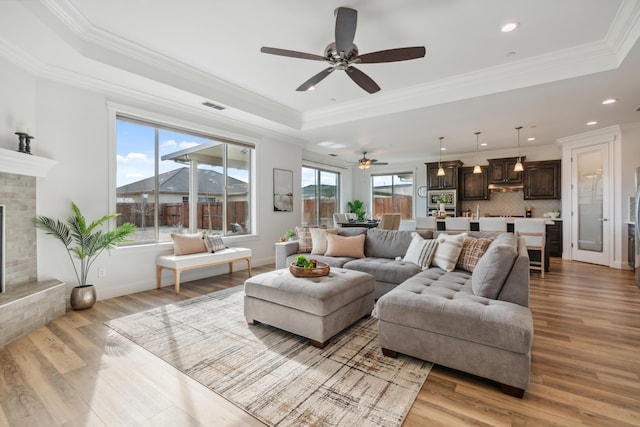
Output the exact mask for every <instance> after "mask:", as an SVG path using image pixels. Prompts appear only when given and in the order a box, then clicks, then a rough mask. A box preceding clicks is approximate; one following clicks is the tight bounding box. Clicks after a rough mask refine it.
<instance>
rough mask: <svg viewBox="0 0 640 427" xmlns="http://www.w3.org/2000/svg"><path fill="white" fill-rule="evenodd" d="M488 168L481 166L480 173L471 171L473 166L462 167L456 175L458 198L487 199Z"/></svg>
mask: <svg viewBox="0 0 640 427" xmlns="http://www.w3.org/2000/svg"><path fill="white" fill-rule="evenodd" d="M488 176H489V174H488V168H487V167H486V166H482V173H473V167H462V168H460V173H459V175H458V178H459V179H458V190H459V191H458V196H459V197H458V198H459V199H460V200H463V201H464V200H488V199H489V190H488V188H487V187H488V185H489V179H488Z"/></svg>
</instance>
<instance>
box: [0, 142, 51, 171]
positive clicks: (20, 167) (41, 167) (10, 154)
mask: <svg viewBox="0 0 640 427" xmlns="http://www.w3.org/2000/svg"><path fill="white" fill-rule="evenodd" d="M56 163H57V162H56V161H55V160H51V159H47V158H44V157H38V156H34V155H31V154H25V153H20V152H18V151H11V150H7V149H4V148H0V172H6V173H15V174H17V175H27V176H36V177H44V176H47V174H48V173H49V171H50V170H51V168H52V167H53V166H54V165H55V164H56Z"/></svg>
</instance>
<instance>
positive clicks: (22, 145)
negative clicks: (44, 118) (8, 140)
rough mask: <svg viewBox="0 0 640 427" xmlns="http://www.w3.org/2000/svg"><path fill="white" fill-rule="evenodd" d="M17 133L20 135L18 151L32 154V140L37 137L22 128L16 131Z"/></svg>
mask: <svg viewBox="0 0 640 427" xmlns="http://www.w3.org/2000/svg"><path fill="white" fill-rule="evenodd" d="M16 135H18V152H19V153H25V154H31V140H32V139H35V136H31V135H29V134H28V133H26V132H22V131H21V130H18V131H16Z"/></svg>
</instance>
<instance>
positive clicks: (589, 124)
mask: <svg viewBox="0 0 640 427" xmlns="http://www.w3.org/2000/svg"><path fill="white" fill-rule="evenodd" d="M597 124H598V122H587V126H593V125H597Z"/></svg>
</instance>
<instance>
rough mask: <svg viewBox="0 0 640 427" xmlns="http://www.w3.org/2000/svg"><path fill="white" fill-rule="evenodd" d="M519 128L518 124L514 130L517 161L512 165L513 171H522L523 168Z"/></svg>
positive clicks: (520, 127)
mask: <svg viewBox="0 0 640 427" xmlns="http://www.w3.org/2000/svg"><path fill="white" fill-rule="evenodd" d="M520 129H522V126H518V127H517V128H516V130H517V131H518V161H517V162H516V165H515V166H514V167H513V171H514V172H522V171H523V170H524V166H522V156H521V155H520Z"/></svg>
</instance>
